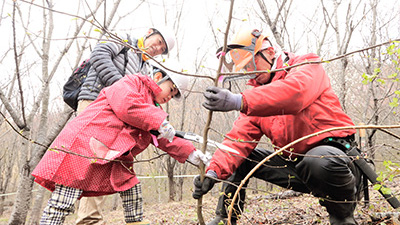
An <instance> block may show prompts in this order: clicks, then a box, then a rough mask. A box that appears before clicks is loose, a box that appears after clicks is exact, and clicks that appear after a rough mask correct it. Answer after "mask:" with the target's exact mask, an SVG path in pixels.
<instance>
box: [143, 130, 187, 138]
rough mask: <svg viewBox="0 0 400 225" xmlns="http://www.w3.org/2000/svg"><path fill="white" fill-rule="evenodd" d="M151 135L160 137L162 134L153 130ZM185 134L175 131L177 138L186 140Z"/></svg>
mask: <svg viewBox="0 0 400 225" xmlns="http://www.w3.org/2000/svg"><path fill="white" fill-rule="evenodd" d="M150 134H152V135H155V136H158V135H160V132H158V131H157V130H151V131H150ZM185 134H186V133H185V132H184V131H179V130H176V131H175V137H180V138H185Z"/></svg>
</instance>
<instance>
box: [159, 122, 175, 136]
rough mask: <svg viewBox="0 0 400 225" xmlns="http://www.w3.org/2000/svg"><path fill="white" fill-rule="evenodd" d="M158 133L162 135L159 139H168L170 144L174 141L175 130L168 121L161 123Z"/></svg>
mask: <svg viewBox="0 0 400 225" xmlns="http://www.w3.org/2000/svg"><path fill="white" fill-rule="evenodd" d="M158 132H160V135H158V136H157V139H160V138H166V139H168V140H169V142H172V140H173V139H174V136H175V129H174V127H173V126H172V125H171V124H170V123H169V122H168V121H167V120H166V119H165V120H164V121H163V122H162V123H161V126H160V128H159V129H158Z"/></svg>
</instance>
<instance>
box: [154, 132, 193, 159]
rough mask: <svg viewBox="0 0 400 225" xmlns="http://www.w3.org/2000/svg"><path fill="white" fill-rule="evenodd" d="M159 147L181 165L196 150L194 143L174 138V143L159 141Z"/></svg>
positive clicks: (164, 140) (163, 139) (162, 139)
mask: <svg viewBox="0 0 400 225" xmlns="http://www.w3.org/2000/svg"><path fill="white" fill-rule="evenodd" d="M157 141H158V147H159V148H160V149H161V150H163V151H165V152H166V153H168V155H170V156H171V157H172V158H174V159H176V160H178V162H180V163H184V162H185V161H186V159H187V158H188V157H189V155H190V154H191V153H192V152H193V151H194V150H195V149H196V148H195V147H194V145H193V143H192V142H190V141H188V140H185V139H182V138H178V137H174V140H173V141H172V142H169V141H168V140H167V139H165V138H160V139H157Z"/></svg>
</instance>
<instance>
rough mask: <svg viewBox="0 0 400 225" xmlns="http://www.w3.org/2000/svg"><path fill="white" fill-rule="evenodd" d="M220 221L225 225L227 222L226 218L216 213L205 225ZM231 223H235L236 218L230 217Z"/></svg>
mask: <svg viewBox="0 0 400 225" xmlns="http://www.w3.org/2000/svg"><path fill="white" fill-rule="evenodd" d="M221 222H222V223H223V224H224V225H226V224H228V218H224V217H222V216H220V215H217V216H216V217H215V218H214V219H213V220H211V221H210V222H209V223H207V225H221ZM231 224H232V225H236V220H234V219H232V221H231Z"/></svg>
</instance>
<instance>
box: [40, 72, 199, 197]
mask: <svg viewBox="0 0 400 225" xmlns="http://www.w3.org/2000/svg"><path fill="white" fill-rule="evenodd" d="M160 91H161V89H160V88H159V87H158V85H157V84H156V83H155V82H154V81H153V80H151V79H150V78H149V77H148V76H143V75H127V76H125V77H124V78H122V79H121V80H119V81H118V82H116V83H115V84H113V85H112V86H110V87H107V88H104V89H103V90H102V91H101V93H100V95H99V96H98V98H97V99H96V100H95V101H94V102H93V103H92V104H91V105H89V106H88V107H87V108H86V109H85V110H84V111H83V112H82V113H81V114H79V116H77V117H76V118H74V119H73V120H71V121H70V122H69V123H68V124H67V125H66V126H65V128H64V129H63V130H62V131H61V133H60V134H59V135H58V137H57V138H56V139H55V141H54V142H53V144H52V145H51V147H50V148H53V149H55V148H58V149H65V150H68V151H71V152H74V153H77V154H81V155H85V156H89V157H93V156H96V157H102V158H104V157H106V158H107V159H111V160H112V159H118V160H123V161H127V162H126V163H120V162H109V161H106V160H93V159H87V158H84V157H80V156H77V155H73V154H67V153H63V152H61V151H51V150H48V151H47V152H46V154H45V155H44V156H43V158H42V159H41V161H40V162H39V164H38V165H37V167H36V168H35V169H34V171H33V172H32V175H33V176H34V177H35V178H36V179H35V181H36V182H37V183H39V184H40V185H42V186H43V187H45V188H47V189H49V190H51V191H53V190H54V187H55V184H62V185H64V186H68V187H73V188H77V189H81V190H83V195H82V196H97V195H105V194H112V193H115V192H120V191H125V190H128V189H130V188H132V187H133V186H134V185H135V184H137V183H138V182H139V181H138V179H137V177H136V175H135V172H134V170H133V168H134V167H135V166H140V163H136V164H133V163H130V162H133V161H134V157H135V156H136V155H138V154H139V153H141V152H142V151H143V150H144V149H146V148H147V146H148V145H149V144H150V143H151V142H152V138H151V135H150V133H149V131H150V130H158V129H159V127H160V125H161V123H162V121H163V120H164V119H165V118H166V117H167V113H166V112H164V111H163V110H162V109H161V108H158V107H156V106H155V105H154V95H155V94H157V93H159V92H160ZM90 140H92V141H93V140H95V141H94V142H92V143H90ZM96 140H97V141H100V142H97V141H96ZM99 143H102V144H100V145H99ZM158 143H159V148H160V149H162V150H164V151H166V152H167V153H168V154H169V155H171V156H172V157H174V158H175V159H176V160H178V161H179V162H181V163H183V162H185V160H186V159H187V157H188V156H189V154H190V153H192V152H193V151H194V150H195V147H194V146H193V144H192V143H191V142H189V141H186V140H184V139H181V138H174V140H173V142H171V143H169V141H168V140H166V139H164V138H162V139H158ZM96 144H97V145H98V146H97V147H98V148H96V147H95V146H94V145H96ZM103 144H104V145H103ZM107 147H108V148H107ZM93 149H96V150H93ZM102 149H103V150H102ZM108 150H110V151H108Z"/></svg>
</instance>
